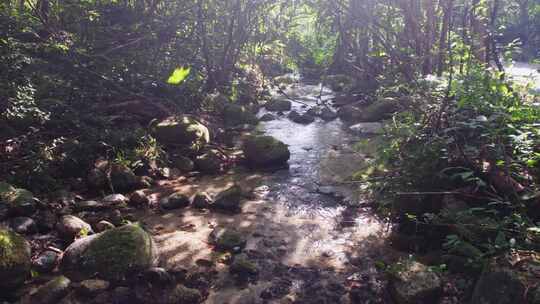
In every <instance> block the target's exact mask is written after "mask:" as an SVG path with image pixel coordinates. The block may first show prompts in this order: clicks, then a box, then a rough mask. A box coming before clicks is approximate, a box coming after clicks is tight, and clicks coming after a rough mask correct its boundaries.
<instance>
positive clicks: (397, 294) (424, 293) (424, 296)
mask: <svg viewBox="0 0 540 304" xmlns="http://www.w3.org/2000/svg"><path fill="white" fill-rule="evenodd" d="M395 268H396V269H395V271H393V273H392V277H391V279H390V293H391V295H392V297H393V298H394V300H395V301H396V303H398V304H413V303H426V304H427V303H437V300H438V298H439V297H440V295H441V291H442V282H441V279H440V278H439V276H438V275H437V274H436V273H435V272H433V271H431V270H430V269H429V268H428V267H427V266H426V265H424V264H421V263H419V262H416V261H411V260H407V261H403V262H401V263H398V264H397V265H396V266H395Z"/></svg>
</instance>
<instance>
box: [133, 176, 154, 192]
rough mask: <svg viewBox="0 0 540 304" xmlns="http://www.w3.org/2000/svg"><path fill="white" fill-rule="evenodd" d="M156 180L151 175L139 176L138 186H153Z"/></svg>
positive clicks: (143, 187) (139, 187) (142, 187)
mask: <svg viewBox="0 0 540 304" xmlns="http://www.w3.org/2000/svg"><path fill="white" fill-rule="evenodd" d="M153 184H154V180H153V179H152V178H151V177H150V176H137V188H136V189H146V188H150V187H152V185H153Z"/></svg>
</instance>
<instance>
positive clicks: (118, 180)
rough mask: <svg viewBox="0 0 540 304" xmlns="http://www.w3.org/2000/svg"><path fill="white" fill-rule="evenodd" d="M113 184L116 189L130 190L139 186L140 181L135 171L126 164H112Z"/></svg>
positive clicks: (119, 190)
mask: <svg viewBox="0 0 540 304" xmlns="http://www.w3.org/2000/svg"><path fill="white" fill-rule="evenodd" d="M110 180H111V185H112V187H113V189H114V190H115V191H118V192H122V193H125V192H129V191H132V190H135V189H137V188H138V187H139V185H140V182H139V179H138V178H137V176H136V175H135V173H133V171H131V169H129V168H128V167H126V166H122V165H112V166H111V171H110Z"/></svg>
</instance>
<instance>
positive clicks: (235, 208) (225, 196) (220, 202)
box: [210, 185, 243, 212]
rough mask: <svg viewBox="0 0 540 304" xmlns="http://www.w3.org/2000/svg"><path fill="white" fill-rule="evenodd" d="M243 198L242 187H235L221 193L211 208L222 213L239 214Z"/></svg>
mask: <svg viewBox="0 0 540 304" xmlns="http://www.w3.org/2000/svg"><path fill="white" fill-rule="evenodd" d="M242 197H243V194H242V189H241V188H240V186H238V185H234V186H231V187H229V188H227V189H225V190H223V191H222V192H220V193H219V194H218V195H217V196H216V198H215V200H214V202H213V203H212V204H211V205H210V207H211V208H212V209H219V210H222V211H228V212H239V211H241V209H242V208H241V207H240V203H241V201H242Z"/></svg>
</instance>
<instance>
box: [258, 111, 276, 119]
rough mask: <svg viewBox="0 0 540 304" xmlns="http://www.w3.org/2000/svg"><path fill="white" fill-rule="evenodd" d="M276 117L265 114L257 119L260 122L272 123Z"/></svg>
mask: <svg viewBox="0 0 540 304" xmlns="http://www.w3.org/2000/svg"><path fill="white" fill-rule="evenodd" d="M275 119H276V117H275V116H274V115H272V114H270V113H266V114H264V115H263V116H261V118H259V120H260V121H272V120H275Z"/></svg>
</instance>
